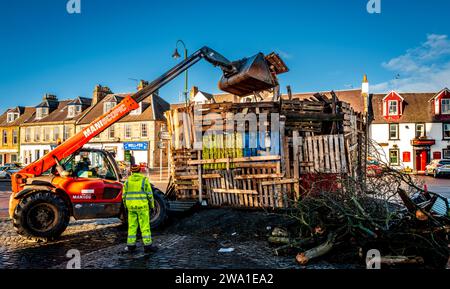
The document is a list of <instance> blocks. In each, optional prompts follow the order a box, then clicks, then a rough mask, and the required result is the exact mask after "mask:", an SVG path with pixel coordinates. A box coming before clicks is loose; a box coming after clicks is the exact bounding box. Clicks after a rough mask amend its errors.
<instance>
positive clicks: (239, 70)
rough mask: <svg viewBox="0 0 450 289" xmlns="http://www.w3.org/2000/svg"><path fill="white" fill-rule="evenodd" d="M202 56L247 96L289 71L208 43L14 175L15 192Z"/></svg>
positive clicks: (227, 85) (223, 84) (224, 82)
mask: <svg viewBox="0 0 450 289" xmlns="http://www.w3.org/2000/svg"><path fill="white" fill-rule="evenodd" d="M202 58H204V59H205V60H207V61H208V62H210V63H211V64H213V65H214V66H219V67H220V68H221V69H222V71H223V76H222V79H221V81H220V82H219V87H220V88H221V89H222V90H224V91H229V92H232V93H234V94H237V95H245V94H249V93H252V92H256V91H260V90H263V89H269V88H272V87H274V86H276V85H277V84H278V83H277V80H276V74H278V73H282V72H285V71H280V69H279V63H280V61H281V60H280V59H277V62H274V61H273V60H272V59H273V54H272V55H271V56H270V58H269V59H267V60H266V59H265V58H264V55H263V54H262V53H259V54H257V55H255V56H253V57H251V58H244V59H242V60H240V61H235V62H230V61H229V60H228V59H226V58H225V57H223V56H222V55H220V54H219V53H217V52H216V51H214V50H212V49H210V48H208V47H206V46H204V47H202V48H201V49H199V50H197V51H196V52H194V53H193V54H192V55H190V56H189V57H188V58H186V59H185V60H183V61H181V62H180V63H178V64H177V65H175V66H174V67H173V68H171V69H170V70H169V71H167V72H166V73H164V74H163V75H161V76H160V77H158V78H157V79H155V80H154V81H152V82H151V83H150V84H149V85H148V86H146V87H145V88H143V89H141V90H139V91H137V92H136V93H134V94H133V95H129V96H127V97H125V98H124V99H123V100H122V101H121V102H120V103H119V104H117V105H116V106H115V107H114V108H113V109H111V110H110V111H109V112H107V113H105V114H104V115H102V116H100V117H98V118H96V119H95V120H94V121H92V122H91V123H90V124H89V125H88V126H86V127H85V128H84V129H83V130H81V131H80V132H78V133H76V134H75V135H73V136H72V137H70V138H69V139H67V140H66V141H64V142H63V143H61V144H60V145H59V146H57V147H56V148H55V149H53V150H52V151H50V152H49V153H47V154H45V155H44V156H42V157H41V158H40V159H38V160H36V161H35V162H33V163H31V164H29V165H28V166H26V167H24V168H23V169H22V170H20V171H19V172H17V173H16V174H14V175H13V177H12V190H13V192H14V193H17V192H19V191H20V190H21V187H22V186H23V185H24V184H25V183H26V179H27V178H30V177H37V176H40V175H42V174H43V173H44V172H45V171H47V170H49V169H50V168H52V167H53V166H54V165H56V164H59V161H60V160H62V159H64V158H66V157H68V156H70V155H71V154H73V153H74V152H76V151H78V150H79V149H80V148H82V147H83V145H84V144H86V143H88V142H89V141H90V140H91V139H92V138H94V137H95V136H97V135H99V134H100V133H101V132H103V131H104V130H105V129H107V128H108V127H109V126H111V125H112V124H114V123H115V122H117V121H119V120H120V119H121V118H123V117H124V116H126V115H127V114H128V113H129V112H130V111H132V110H134V109H136V108H138V107H139V102H141V101H142V100H144V99H145V98H146V97H148V96H149V95H151V94H152V93H154V92H156V91H157V90H158V89H160V88H161V87H163V86H164V85H165V84H166V83H168V82H169V81H171V80H172V79H174V78H175V77H177V76H178V75H179V74H181V73H182V72H184V71H185V70H186V69H188V68H189V67H191V66H192V65H194V64H195V63H197V62H198V61H200V60H201V59H202ZM281 63H282V61H281ZM283 65H284V64H283ZM286 70H287V68H286Z"/></svg>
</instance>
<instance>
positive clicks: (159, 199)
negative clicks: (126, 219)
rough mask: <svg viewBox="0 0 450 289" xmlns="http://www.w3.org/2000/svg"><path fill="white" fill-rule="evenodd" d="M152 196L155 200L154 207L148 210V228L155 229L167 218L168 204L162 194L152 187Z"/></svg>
mask: <svg viewBox="0 0 450 289" xmlns="http://www.w3.org/2000/svg"><path fill="white" fill-rule="evenodd" d="M153 198H154V200H155V208H154V209H153V210H151V212H150V228H152V229H157V228H160V227H162V226H163V225H164V223H165V222H166V221H167V218H168V211H169V208H168V207H169V204H168V202H167V200H166V198H165V197H164V194H163V193H162V192H161V191H160V190H158V189H157V188H155V187H153Z"/></svg>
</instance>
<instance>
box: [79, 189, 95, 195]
mask: <svg viewBox="0 0 450 289" xmlns="http://www.w3.org/2000/svg"><path fill="white" fill-rule="evenodd" d="M81 193H82V194H93V193H94V190H93V189H84V190H81Z"/></svg>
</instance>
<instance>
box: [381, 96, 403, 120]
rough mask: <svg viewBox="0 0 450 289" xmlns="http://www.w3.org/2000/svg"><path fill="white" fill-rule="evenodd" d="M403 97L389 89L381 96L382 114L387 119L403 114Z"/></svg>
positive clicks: (396, 117)
mask: <svg viewBox="0 0 450 289" xmlns="http://www.w3.org/2000/svg"><path fill="white" fill-rule="evenodd" d="M403 103H404V99H403V97H402V96H401V95H400V94H398V93H397V92H395V91H391V92H390V93H388V94H387V95H386V96H385V97H384V98H383V116H384V117H385V118H387V119H398V118H400V117H401V116H402V114H403Z"/></svg>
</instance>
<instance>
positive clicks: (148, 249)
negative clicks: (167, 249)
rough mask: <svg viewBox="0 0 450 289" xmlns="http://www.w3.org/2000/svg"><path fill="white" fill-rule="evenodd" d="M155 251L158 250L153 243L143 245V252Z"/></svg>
mask: <svg viewBox="0 0 450 289" xmlns="http://www.w3.org/2000/svg"><path fill="white" fill-rule="evenodd" d="M156 251H158V247H157V246H155V245H153V244H151V245H145V246H144V253H145V254H149V253H154V252H156Z"/></svg>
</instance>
